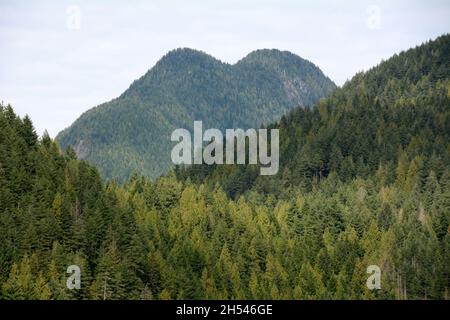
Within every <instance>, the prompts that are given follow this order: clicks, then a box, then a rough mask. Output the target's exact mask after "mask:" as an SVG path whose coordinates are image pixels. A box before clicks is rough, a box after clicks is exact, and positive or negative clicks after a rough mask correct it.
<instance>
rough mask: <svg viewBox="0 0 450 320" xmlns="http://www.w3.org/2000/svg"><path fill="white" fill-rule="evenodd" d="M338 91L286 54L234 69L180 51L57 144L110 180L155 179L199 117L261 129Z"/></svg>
mask: <svg viewBox="0 0 450 320" xmlns="http://www.w3.org/2000/svg"><path fill="white" fill-rule="evenodd" d="M334 88H335V84H334V83H333V82H332V81H331V80H330V79H329V78H328V77H326V76H325V75H324V74H323V73H322V71H321V70H320V69H319V68H318V67H317V66H315V65H314V64H312V63H311V62H309V61H307V60H305V59H303V58H300V57H298V56H297V55H295V54H292V53H288V52H286V51H279V50H274V49H271V50H259V51H253V52H251V53H250V54H248V55H247V56H246V57H244V58H243V59H241V60H239V61H238V62H237V63H235V64H228V63H225V62H222V61H220V60H218V59H216V58H214V57H213V56H211V55H209V54H207V53H205V52H203V51H199V50H194V49H189V48H179V49H175V50H171V51H169V52H168V53H167V54H166V55H164V56H163V57H162V58H161V59H160V60H159V61H158V62H157V63H156V64H155V65H154V66H153V67H152V68H151V69H150V70H148V71H147V72H146V73H145V74H144V75H143V76H142V77H140V78H139V79H137V80H135V81H134V82H133V83H132V84H131V85H130V86H129V88H128V89H127V90H125V91H124V92H123V93H122V94H121V95H120V96H119V97H117V98H115V99H112V100H111V101H109V102H106V103H103V104H100V105H98V106H97V107H94V108H92V109H90V110H88V111H86V112H85V113H83V114H82V115H81V116H80V117H79V118H78V119H77V120H76V121H75V122H74V123H73V124H72V125H71V126H70V127H68V128H66V129H64V130H63V131H61V132H60V133H59V134H58V136H57V137H56V139H57V140H58V141H59V142H60V144H61V146H62V147H63V148H67V147H68V146H69V145H72V146H74V148H75V150H76V152H77V154H78V156H79V157H80V158H82V159H86V160H89V161H91V162H92V163H94V164H96V165H97V166H98V167H99V168H100V170H101V172H102V175H103V176H104V177H106V178H118V179H119V180H121V181H123V180H125V179H126V178H127V177H129V176H130V175H131V173H132V172H134V171H136V172H137V173H140V174H144V175H147V176H150V177H153V178H154V177H157V176H159V175H160V174H161V173H163V172H165V171H167V169H168V168H170V166H171V163H170V145H171V142H170V133H171V131H172V130H174V129H175V128H180V127H183V128H188V129H189V128H190V127H191V126H192V123H193V121H194V120H202V121H203V122H204V125H205V126H208V127H214V128H219V129H224V128H234V127H242V128H249V127H259V126H262V125H264V124H267V123H270V122H271V121H274V120H276V119H278V118H279V117H281V116H282V115H283V114H284V113H285V112H286V111H288V110H289V109H291V108H293V107H295V106H298V105H303V106H309V105H312V104H313V103H316V102H318V100H319V99H320V98H322V97H324V96H326V95H327V94H328V93H329V92H331V90H333V89H334ZM161 137H162V138H161ZM161 139H162V140H161ZM163 141H164V143H162V142H163Z"/></svg>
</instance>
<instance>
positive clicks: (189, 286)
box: [0, 35, 450, 300]
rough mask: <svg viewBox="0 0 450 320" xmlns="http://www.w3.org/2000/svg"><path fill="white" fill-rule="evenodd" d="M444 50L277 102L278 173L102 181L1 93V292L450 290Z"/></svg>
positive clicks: (296, 294) (308, 295) (426, 50)
mask: <svg viewBox="0 0 450 320" xmlns="http://www.w3.org/2000/svg"><path fill="white" fill-rule="evenodd" d="M449 50H450V35H443V36H441V37H439V38H437V39H436V40H433V41H429V42H427V43H425V44H422V45H420V46H418V47H416V48H413V49H409V50H407V51H405V52H401V53H399V54H397V55H395V56H393V57H391V58H389V59H388V60H386V61H384V62H382V63H380V64H379V65H377V66H375V67H373V68H372V69H370V70H368V71H367V72H363V73H359V74H357V75H355V76H354V77H353V79H351V80H350V81H348V82H347V83H346V84H345V85H343V86H342V87H340V88H336V89H335V90H334V91H333V92H332V93H331V94H330V95H329V96H328V97H327V98H324V99H322V100H320V102H318V103H317V104H316V105H314V106H313V107H312V108H302V107H298V108H296V109H294V110H292V111H290V112H289V113H287V114H285V115H284V116H283V117H282V118H281V119H280V120H279V121H278V122H274V123H273V124H272V125H270V126H269V128H279V129H280V170H279V172H278V174H277V175H275V176H260V175H259V169H258V167H257V166H256V165H246V166H238V165H226V166H225V165H224V166H207V165H194V166H191V167H177V168H174V169H173V170H172V171H170V172H169V173H167V174H165V175H163V176H161V177H159V178H157V179H154V180H153V179H150V178H146V177H143V176H140V175H138V174H134V175H132V176H131V177H130V178H129V179H128V180H127V181H126V182H124V183H119V182H116V181H115V180H114V179H113V180H104V179H102V178H101V176H100V174H99V171H98V170H97V169H96V168H95V167H94V166H93V165H91V164H89V163H88V162H86V161H83V160H78V159H77V156H76V153H75V151H74V149H73V148H72V147H70V146H69V147H68V148H67V149H65V150H62V149H61V148H60V147H59V145H58V143H57V142H55V141H54V140H52V139H51V138H50V137H49V136H48V135H47V134H44V135H43V136H42V137H38V135H37V134H36V132H35V130H34V128H33V124H32V122H31V120H30V118H28V117H24V118H20V117H18V116H17V115H16V113H15V111H14V110H13V108H12V107H11V106H9V105H5V104H2V105H1V107H0V243H1V245H0V298H1V299H108V300H109V299H448V298H449V294H450V293H449V282H450V281H449V276H450V274H449V273H450V52H449ZM69 265H78V266H80V268H81V288H80V289H79V290H68V289H67V287H66V279H67V276H68V275H67V273H66V269H67V267H68V266H69ZM370 265H376V266H379V268H380V270H381V287H380V289H376V290H370V289H369V288H368V287H367V286H366V280H367V278H368V276H369V274H368V273H367V267H368V266H370Z"/></svg>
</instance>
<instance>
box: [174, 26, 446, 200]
mask: <svg viewBox="0 0 450 320" xmlns="http://www.w3.org/2000/svg"><path fill="white" fill-rule="evenodd" d="M449 96H450V35H444V36H441V37H439V38H437V39H436V40H434V41H429V42H427V43H425V44H423V45H420V46H418V47H416V48H412V49H409V50H407V51H404V52H401V53H400V54H396V55H394V56H393V57H391V58H390V59H388V60H386V61H384V62H382V63H380V64H379V65H378V66H375V67H373V68H372V69H370V70H368V71H367V72H361V73H358V74H356V75H355V76H354V77H353V78H352V79H351V80H350V81H348V82H347V83H346V84H345V85H344V86H343V87H342V88H338V89H336V90H335V91H334V92H333V93H332V94H331V95H330V96H329V97H328V98H327V99H323V100H322V101H321V102H320V103H318V104H317V105H315V106H314V107H313V108H309V109H304V108H296V109H295V110H292V111H291V112H289V113H288V114H286V115H284V116H283V117H282V118H281V120H280V121H279V122H277V123H274V124H272V125H270V126H269V127H271V128H272V127H274V128H278V129H280V170H279V174H278V175H277V176H275V177H270V178H269V177H261V176H260V175H259V168H258V167H257V166H255V165H249V166H246V167H244V166H207V165H194V166H192V167H190V168H188V169H187V170H177V173H178V175H179V177H180V178H182V179H186V178H187V177H189V178H190V179H191V180H192V181H197V182H204V181H207V182H208V183H209V184H210V185H211V186H214V185H215V184H216V183H218V184H219V185H221V186H222V187H223V188H224V190H226V191H227V193H228V195H230V196H231V197H234V198H236V197H238V196H240V195H241V194H243V193H245V192H247V191H248V190H256V191H258V192H260V193H261V192H262V193H270V194H283V195H284V196H289V192H287V190H288V189H290V190H297V189H298V187H302V188H303V190H311V188H312V187H313V185H314V183H317V181H319V180H321V179H323V178H325V177H327V176H328V175H330V173H334V174H336V175H338V177H339V178H340V179H342V180H343V181H350V180H352V179H354V178H355V177H370V176H371V175H373V174H375V173H376V172H379V170H382V171H383V170H384V171H386V172H387V173H386V174H387V175H388V176H389V177H390V178H389V179H388V181H393V180H395V172H396V171H398V170H400V169H399V168H398V166H399V165H400V164H401V166H407V167H408V166H413V167H414V168H416V170H419V171H420V170H422V171H421V172H422V173H421V174H423V175H426V172H429V170H430V169H431V168H432V169H433V170H434V171H435V173H438V174H440V173H442V172H443V171H444V169H445V166H443V164H445V163H447V164H448V163H450V152H449V150H450V146H449V141H450V118H449V116H450V113H449V111H450V110H449V106H450V101H449ZM402 170H406V171H408V168H406V169H405V168H402ZM421 179H423V177H422V178H421ZM422 182H423V180H422ZM409 183H412V184H413V182H411V181H410V182H409ZM293 192H294V191H293Z"/></svg>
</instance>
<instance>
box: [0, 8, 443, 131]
mask: <svg viewBox="0 0 450 320" xmlns="http://www.w3.org/2000/svg"><path fill="white" fill-rule="evenodd" d="M448 32H450V1H449V0H427V1H416V0H406V1H405V0H397V1H378V0H371V1H366V0H359V1H351V0H330V1H320V0H319V1H300V0H296V1H294V0H249V1H245V0H240V1H237V0H223V1H218V0H204V1H199V0H198V1H195V0H191V1H186V0H184V1H182V0H160V1H132V0H127V1H126V0H124V1H114V0H111V1H106V0H103V1H100V0H94V1H93V0H90V1H81V0H80V1H75V0H73V1H61V0H58V1H56V0H55V1H50V0H47V1H46V0H40V1H33V0H31V1H30V0H11V1H7V0H0V101H3V103H4V104H11V105H12V106H13V108H14V110H15V111H16V112H17V113H18V114H19V115H20V116H24V115H25V114H28V115H29V116H30V117H31V119H32V121H33V123H34V125H35V127H36V129H37V132H38V133H39V134H42V133H43V131H44V130H47V131H48V132H49V134H50V136H52V137H55V136H56V134H57V133H58V132H59V131H61V130H62V129H64V128H66V127H68V126H69V125H70V124H71V123H72V122H73V121H75V120H76V119H77V118H78V117H79V116H80V115H81V114H82V113H83V112H85V111H86V110H88V109H90V108H92V107H95V106H96V105H99V104H101V103H103V102H107V101H109V100H111V99H113V98H115V97H117V96H119V95H120V94H121V93H122V92H123V91H125V90H126V89H127V88H128V87H129V85H130V84H131V83H132V82H133V81H134V80H136V79H137V78H139V77H141V76H142V75H143V74H145V73H146V72H147V71H148V70H149V69H150V68H151V67H152V66H154V65H155V63H156V62H157V61H158V60H159V59H160V58H161V57H162V56H163V55H164V54H165V53H167V52H168V51H170V50H172V49H175V48H179V47H189V48H193V49H198V50H202V51H205V52H206V53H209V54H211V55H212V56H214V57H216V58H218V59H220V60H222V61H224V62H227V63H235V62H236V61H238V60H239V59H241V58H243V57H244V56H245V55H247V54H248V53H250V52H251V51H253V50H256V49H262V48H276V49H280V50H288V51H291V52H293V53H295V54H297V55H299V56H301V57H302V58H305V59H308V60H310V61H311V62H313V63H314V64H316V65H317V66H319V68H321V70H322V71H323V72H324V73H325V74H326V75H327V76H328V77H330V78H331V79H332V80H333V81H334V82H335V83H336V84H338V85H342V84H343V83H345V81H346V80H348V79H350V78H351V77H352V76H353V75H354V74H355V73H356V72H359V71H364V70H367V69H368V68H370V67H372V66H375V65H376V64H378V63H379V62H381V61H382V59H384V60H386V59H388V58H389V57H390V56H392V55H393V54H395V53H399V52H401V51H402V50H406V49H408V48H410V47H414V46H416V45H419V44H421V43H423V42H425V41H428V40H430V39H434V38H436V37H438V36H439V35H442V34H444V33H448Z"/></svg>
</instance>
